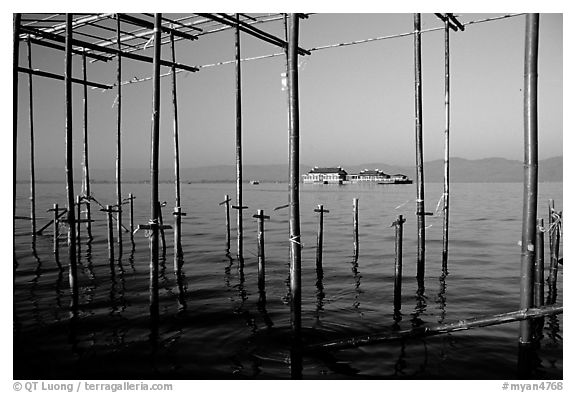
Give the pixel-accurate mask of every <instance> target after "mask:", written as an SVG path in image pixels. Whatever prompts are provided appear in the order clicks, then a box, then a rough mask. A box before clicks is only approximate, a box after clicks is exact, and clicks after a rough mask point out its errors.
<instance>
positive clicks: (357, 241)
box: [352, 198, 360, 257]
mask: <svg viewBox="0 0 576 393" xmlns="http://www.w3.org/2000/svg"><path fill="white" fill-rule="evenodd" d="M352 211H353V214H354V218H353V228H354V229H353V235H354V256H355V257H357V256H358V253H359V251H360V238H359V235H358V198H354V199H353V200H352Z"/></svg>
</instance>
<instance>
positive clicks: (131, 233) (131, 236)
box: [128, 193, 136, 245]
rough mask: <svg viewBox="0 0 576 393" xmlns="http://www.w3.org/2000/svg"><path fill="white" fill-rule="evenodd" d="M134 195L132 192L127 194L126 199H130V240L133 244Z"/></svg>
mask: <svg viewBox="0 0 576 393" xmlns="http://www.w3.org/2000/svg"><path fill="white" fill-rule="evenodd" d="M135 198H136V197H135V196H134V195H132V193H129V194H128V200H129V201H130V241H131V242H132V245H134V199H135Z"/></svg>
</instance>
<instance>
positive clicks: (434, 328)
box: [307, 306, 564, 351]
mask: <svg viewBox="0 0 576 393" xmlns="http://www.w3.org/2000/svg"><path fill="white" fill-rule="evenodd" d="M563 311H564V309H563V307H562V306H544V307H540V308H528V309H522V310H518V311H512V312H508V313H503V314H496V315H490V316H484V317H475V318H468V319H461V320H459V321H456V322H451V323H438V324H433V325H424V326H419V327H417V328H414V329H408V330H400V331H395V332H386V333H376V334H369V335H364V336H358V337H352V338H346V339H340V340H334V341H330V342H326V343H321V344H315V345H310V346H308V348H307V350H308V351H313V350H318V349H322V350H337V349H345V348H356V347H360V346H364V345H372V344H379V343H384V342H389V341H394V340H399V339H406V338H418V337H428V336H436V335H438V334H444V333H451V332H457V331H462V330H469V329H474V328H479V327H486V326H494V325H500V324H503V323H510V322H516V321H526V320H529V319H531V318H538V317H544V316H547V315H557V314H561V313H562V312H563Z"/></svg>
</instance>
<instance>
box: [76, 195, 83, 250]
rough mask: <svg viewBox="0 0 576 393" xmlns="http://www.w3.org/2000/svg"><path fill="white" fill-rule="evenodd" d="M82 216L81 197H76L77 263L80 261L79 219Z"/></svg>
mask: <svg viewBox="0 0 576 393" xmlns="http://www.w3.org/2000/svg"><path fill="white" fill-rule="evenodd" d="M81 216H82V197H81V196H80V195H76V242H77V251H76V255H78V261H80V243H81V238H80V221H81V220H80V217H81Z"/></svg>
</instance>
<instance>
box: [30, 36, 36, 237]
mask: <svg viewBox="0 0 576 393" xmlns="http://www.w3.org/2000/svg"><path fill="white" fill-rule="evenodd" d="M28 68H32V45H31V44H30V40H28ZM28 102H29V115H30V223H31V226H32V237H33V238H34V237H36V174H35V171H34V165H35V158H34V94H33V90H32V74H28Z"/></svg>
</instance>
